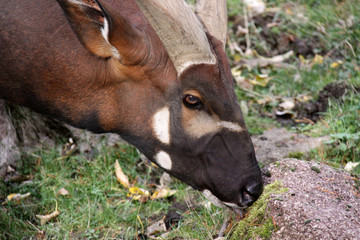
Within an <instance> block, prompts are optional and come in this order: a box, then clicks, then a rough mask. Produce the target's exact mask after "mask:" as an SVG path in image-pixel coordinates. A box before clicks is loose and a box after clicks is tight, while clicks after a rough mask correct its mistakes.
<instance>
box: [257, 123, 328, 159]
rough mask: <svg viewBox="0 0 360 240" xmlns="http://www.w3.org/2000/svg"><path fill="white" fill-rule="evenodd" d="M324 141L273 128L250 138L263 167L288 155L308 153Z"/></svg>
mask: <svg viewBox="0 0 360 240" xmlns="http://www.w3.org/2000/svg"><path fill="white" fill-rule="evenodd" d="M326 140H328V137H316V138H312V137H309V136H307V135H304V134H298V133H293V132H289V131H287V130H286V129H285V128H273V129H270V130H267V131H265V132H264V133H263V134H262V135H256V136H253V137H252V141H253V144H254V147H255V153H256V158H257V159H258V161H259V162H260V163H261V164H263V165H264V166H267V165H269V164H270V163H273V162H275V161H279V160H281V159H283V158H286V157H289V154H297V153H304V154H305V153H308V152H309V151H310V150H311V149H312V148H316V147H319V146H320V145H321V144H322V142H323V141H326Z"/></svg>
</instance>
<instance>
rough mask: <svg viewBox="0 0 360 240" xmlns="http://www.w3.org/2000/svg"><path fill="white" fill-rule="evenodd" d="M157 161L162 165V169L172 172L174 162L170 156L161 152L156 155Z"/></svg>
mask: <svg viewBox="0 0 360 240" xmlns="http://www.w3.org/2000/svg"><path fill="white" fill-rule="evenodd" d="M155 161H156V162H157V163H158V164H159V165H160V167H162V168H164V169H166V170H171V167H172V162H171V158H170V156H169V154H167V153H166V152H164V151H160V152H158V153H157V154H156V155H155Z"/></svg>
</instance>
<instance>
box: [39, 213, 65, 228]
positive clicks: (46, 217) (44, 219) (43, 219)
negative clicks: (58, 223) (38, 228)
mask: <svg viewBox="0 0 360 240" xmlns="http://www.w3.org/2000/svg"><path fill="white" fill-rule="evenodd" d="M59 214H60V212H59V211H58V210H55V211H54V212H52V213H50V214H48V215H36V217H37V218H39V219H40V224H41V225H44V224H45V223H47V222H48V221H50V220H51V219H53V218H55V217H57V216H59Z"/></svg>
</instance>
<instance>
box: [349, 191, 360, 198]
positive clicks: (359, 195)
mask: <svg viewBox="0 0 360 240" xmlns="http://www.w3.org/2000/svg"><path fill="white" fill-rule="evenodd" d="M351 192H352V193H353V194H355V195H356V196H358V197H360V194H358V193H356V192H354V191H353V190H351Z"/></svg>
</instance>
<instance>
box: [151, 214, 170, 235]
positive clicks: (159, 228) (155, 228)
mask: <svg viewBox="0 0 360 240" xmlns="http://www.w3.org/2000/svg"><path fill="white" fill-rule="evenodd" d="M164 219H165V216H164V217H163V218H162V219H160V220H158V221H156V222H154V223H152V224H151V225H150V226H148V227H147V228H146V235H147V236H152V235H157V234H159V233H162V232H165V231H166V225H165V222H164Z"/></svg>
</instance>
